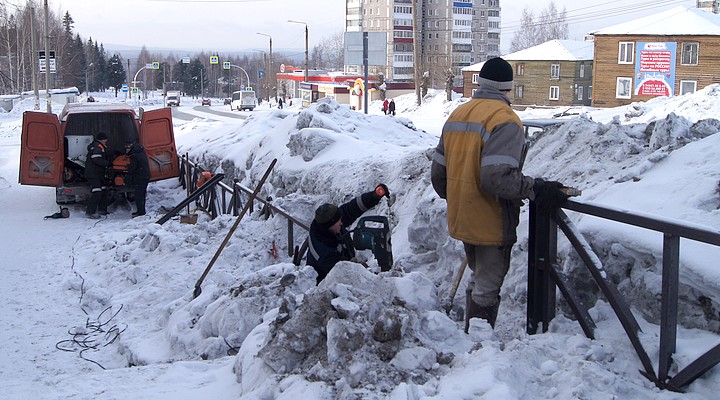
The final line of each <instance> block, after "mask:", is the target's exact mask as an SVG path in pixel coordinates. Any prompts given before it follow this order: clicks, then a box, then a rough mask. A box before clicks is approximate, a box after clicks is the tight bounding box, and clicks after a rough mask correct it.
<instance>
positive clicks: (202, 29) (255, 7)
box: [49, 0, 695, 52]
mask: <svg viewBox="0 0 720 400" xmlns="http://www.w3.org/2000/svg"><path fill="white" fill-rule="evenodd" d="M49 4H50V8H51V9H52V10H53V11H54V12H56V13H59V14H64V13H65V11H69V12H70V15H71V16H72V17H73V20H74V21H75V30H76V32H77V33H79V34H80V35H81V36H82V37H83V38H85V39H87V38H88V37H92V38H93V39H94V40H97V41H99V42H101V43H104V44H116V45H130V46H142V45H145V46H147V47H149V48H184V49H194V50H207V51H213V50H217V51H230V50H245V49H257V50H263V51H267V50H268V47H269V38H268V37H266V36H261V35H258V34H257V32H261V33H265V34H268V35H271V36H272V40H273V48H274V49H281V48H284V49H289V48H294V49H304V47H305V27H304V25H303V24H297V23H290V22H287V20H288V19H293V20H297V21H303V22H306V23H307V25H308V31H309V42H310V48H312V47H313V46H314V45H316V44H318V43H319V42H320V41H321V40H322V39H324V38H327V37H328V36H330V35H332V34H334V33H337V32H342V31H343V28H344V21H345V1H344V0H202V1H200V0H195V1H192V0H49ZM547 4H549V2H546V1H538V0H501V2H500V5H501V7H502V14H501V15H502V27H503V33H502V38H501V40H502V46H501V48H502V50H503V52H506V51H507V49H509V47H510V42H511V41H512V37H513V34H514V32H515V30H516V29H517V28H518V27H519V25H520V18H521V15H522V10H523V9H524V8H525V7H528V9H529V10H531V11H533V12H534V14H535V15H536V16H537V15H539V14H540V11H541V10H542V9H543V8H545V7H546V6H547ZM555 4H556V6H557V7H558V8H559V9H560V10H562V8H563V7H565V8H566V10H567V12H568V22H570V39H577V40H582V38H583V36H584V35H585V33H587V32H588V31H590V30H593V29H599V28H602V27H606V26H611V25H614V24H617V23H620V22H624V21H627V20H630V19H635V18H639V17H641V16H642V15H644V14H652V13H655V12H660V11H664V10H666V9H668V8H671V7H674V6H678V5H682V6H688V7H689V6H694V5H695V0H555Z"/></svg>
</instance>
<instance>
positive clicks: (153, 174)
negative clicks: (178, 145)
mask: <svg viewBox="0 0 720 400" xmlns="http://www.w3.org/2000/svg"><path fill="white" fill-rule="evenodd" d="M140 144H142V146H143V147H144V148H145V152H146V153H147V157H148V164H149V165H150V181H158V180H161V179H167V178H176V177H177V176H178V175H179V172H180V170H179V168H180V166H179V164H178V156H177V151H176V150H175V134H174V132H173V125H172V110H171V109H169V108H160V109H157V110H151V111H145V112H143V113H142V118H141V120H140Z"/></svg>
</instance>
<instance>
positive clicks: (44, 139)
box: [19, 102, 180, 204]
mask: <svg viewBox="0 0 720 400" xmlns="http://www.w3.org/2000/svg"><path fill="white" fill-rule="evenodd" d="M100 132H104V133H105V134H106V135H107V136H108V144H107V154H108V155H109V156H110V157H111V158H112V159H113V165H112V166H111V167H110V168H109V169H108V176H107V178H108V181H109V182H110V187H111V195H112V194H113V192H115V193H131V192H132V188H131V187H129V186H127V185H125V177H126V174H127V166H128V164H129V160H128V157H127V156H126V155H125V143H127V142H129V141H138V142H139V143H140V144H141V145H142V146H143V147H144V148H145V152H146V153H147V157H148V163H149V165H150V181H151V182H154V181H158V180H162V179H168V178H177V177H178V175H179V168H180V167H179V164H178V156H177V151H176V148H175V135H174V133H173V125H172V112H171V110H170V109H169V108H161V109H157V110H152V111H143V109H142V108H141V109H140V112H139V115H138V114H137V113H136V112H135V109H134V108H132V107H130V106H128V105H127V104H125V103H98V102H95V103H69V104H66V105H65V107H64V108H63V110H62V112H61V113H60V116H59V117H58V116H57V115H55V114H53V113H43V112H37V111H26V112H25V113H24V114H23V124H22V135H21V149H20V178H19V181H20V184H23V185H34V186H50V187H54V188H55V190H56V201H57V203H58V204H63V203H72V202H76V201H83V200H85V199H87V198H88V197H89V196H90V186H89V185H88V182H87V180H86V179H85V174H84V173H85V163H86V162H87V159H86V158H87V152H88V150H87V146H88V145H89V144H90V143H92V141H93V140H94V138H95V136H96V135H97V134H98V133H100Z"/></svg>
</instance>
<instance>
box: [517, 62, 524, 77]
mask: <svg viewBox="0 0 720 400" xmlns="http://www.w3.org/2000/svg"><path fill="white" fill-rule="evenodd" d="M515 75H517V76H525V63H517V64H515Z"/></svg>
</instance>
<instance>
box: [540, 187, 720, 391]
mask: <svg viewBox="0 0 720 400" xmlns="http://www.w3.org/2000/svg"><path fill="white" fill-rule="evenodd" d="M563 208H565V209H568V210H572V211H576V212H579V213H582V214H586V215H592V216H595V217H598V218H604V219H607V220H612V221H616V222H619V223H624V224H628V225H633V226H637V227H641V228H645V229H650V230H653V231H657V232H660V233H662V234H663V256H662V268H663V270H662V299H661V304H660V315H661V317H660V338H659V340H660V343H659V349H658V353H659V354H658V356H659V362H658V370H657V373H656V372H655V370H654V368H653V365H652V362H651V361H650V357H649V356H648V353H647V351H645V348H644V347H643V345H642V343H641V341H640V338H639V336H638V332H640V331H641V329H640V326H639V324H638V322H637V320H636V319H635V317H634V316H633V314H632V312H631V311H630V307H629V305H628V303H627V301H626V300H625V299H624V298H623V296H622V295H621V294H620V292H619V291H618V289H617V287H615V285H614V284H613V283H612V282H610V281H609V280H608V279H607V277H606V276H605V274H604V272H603V267H602V264H601V262H600V259H599V258H598V257H597V255H595V253H594V252H593V251H592V248H591V247H590V245H589V244H588V243H587V241H586V240H585V239H584V238H583V236H582V234H581V233H580V231H579V230H578V229H577V228H576V227H575V226H574V225H573V223H572V222H571V221H570V219H569V218H568V216H567V215H566V214H565V212H563V210H562V209H560V208H558V209H556V210H555V211H554V212H553V213H550V214H542V213H539V212H538V211H537V209H536V207H535V205H534V204H533V203H531V205H530V221H529V223H530V233H529V254H528V267H529V270H528V303H527V332H528V333H529V334H535V333H537V330H538V328H540V327H542V330H543V332H546V331H547V329H548V324H549V322H550V321H551V320H552V319H553V318H554V317H555V300H556V298H555V293H556V288H559V289H560V292H561V293H562V295H563V297H564V298H565V299H566V300H567V302H568V304H569V306H570V308H571V309H572V311H573V313H574V314H575V317H576V318H577V320H578V322H579V324H580V326H581V327H582V329H583V332H584V333H585V335H586V336H587V337H588V338H591V339H593V338H594V331H595V328H596V326H595V323H594V322H593V320H592V318H591V317H590V315H589V313H588V311H587V309H586V308H585V307H584V305H583V304H582V303H581V302H580V301H579V297H578V296H577V294H576V293H575V291H574V289H573V288H572V287H571V285H570V284H569V282H568V279H567V277H566V276H565V275H563V272H562V270H561V269H560V267H559V265H558V264H557V233H558V228H560V230H561V231H562V232H563V234H564V235H565V236H566V237H567V238H568V240H569V241H570V243H571V244H572V246H573V248H574V249H575V251H577V253H578V255H579V256H580V258H581V259H582V260H583V262H584V264H585V266H586V267H587V269H588V270H589V272H590V274H591V276H592V278H593V279H594V281H595V283H596V284H597V286H598V287H599V289H600V290H601V291H602V293H603V295H604V296H605V297H606V298H607V300H608V302H609V303H610V305H611V306H612V308H613V310H614V311H615V314H616V315H617V317H618V319H619V320H620V323H621V324H622V326H623V329H624V330H625V333H626V334H627V336H628V338H629V339H630V342H631V343H632V345H633V348H634V349H635V352H636V353H637V355H638V357H639V358H640V361H641V363H642V365H643V370H641V371H640V372H641V373H642V374H643V375H644V376H645V377H647V378H648V379H649V380H651V381H652V382H654V383H655V385H656V386H657V387H659V388H662V389H669V390H673V391H682V387H683V386H686V385H688V384H689V383H691V382H692V381H694V380H695V379H697V378H698V377H700V376H701V375H702V374H703V373H705V372H706V371H708V370H709V369H711V368H712V367H713V366H715V365H717V364H718V363H720V344H718V345H716V346H714V347H713V348H711V349H710V350H708V351H707V352H705V353H704V354H703V355H701V356H700V357H698V358H697V359H696V360H695V361H693V362H691V363H690V364H689V365H687V366H686V367H685V368H683V369H682V370H680V371H678V373H677V374H675V376H672V377H670V376H669V371H670V366H671V363H672V356H673V354H674V353H675V351H676V344H677V323H678V289H679V280H680V278H679V271H680V238H685V239H690V240H694V241H698V242H703V243H708V244H711V245H715V246H720V232H718V231H711V230H708V229H704V228H702V227H697V226H690V225H685V224H681V223H678V222H675V221H671V220H666V219H661V218H657V217H654V216H650V215H643V214H640V213H629V212H626V211H623V210H618V209H613V208H609V207H603V206H599V205H595V204H591V203H581V202H577V201H573V200H568V201H567V203H566V204H565V205H563Z"/></svg>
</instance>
